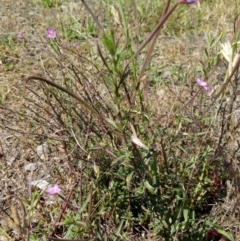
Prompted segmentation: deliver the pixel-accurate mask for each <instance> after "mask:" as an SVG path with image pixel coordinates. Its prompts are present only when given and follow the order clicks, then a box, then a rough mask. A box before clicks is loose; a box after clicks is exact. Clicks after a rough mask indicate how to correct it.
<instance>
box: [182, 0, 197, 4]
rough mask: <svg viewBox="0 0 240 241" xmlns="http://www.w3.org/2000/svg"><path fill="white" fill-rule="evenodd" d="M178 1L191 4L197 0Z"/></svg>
mask: <svg viewBox="0 0 240 241" xmlns="http://www.w3.org/2000/svg"><path fill="white" fill-rule="evenodd" d="M179 2H180V3H183V4H193V3H196V2H197V0H180V1H179Z"/></svg>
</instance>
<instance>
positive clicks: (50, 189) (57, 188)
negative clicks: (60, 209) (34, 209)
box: [47, 184, 61, 195]
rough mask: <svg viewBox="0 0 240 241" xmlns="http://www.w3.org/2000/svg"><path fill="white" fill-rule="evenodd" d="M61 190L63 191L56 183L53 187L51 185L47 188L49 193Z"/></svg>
mask: <svg viewBox="0 0 240 241" xmlns="http://www.w3.org/2000/svg"><path fill="white" fill-rule="evenodd" d="M60 192H61V189H60V187H59V186H58V184H55V185H54V186H53V187H49V188H48V190H47V193H48V194H49V195H55V194H59V193H60Z"/></svg>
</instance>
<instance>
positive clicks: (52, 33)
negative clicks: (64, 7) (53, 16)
mask: <svg viewBox="0 0 240 241" xmlns="http://www.w3.org/2000/svg"><path fill="white" fill-rule="evenodd" d="M56 36H57V31H56V30H55V29H53V28H51V27H49V28H48V29H47V34H46V38H56Z"/></svg>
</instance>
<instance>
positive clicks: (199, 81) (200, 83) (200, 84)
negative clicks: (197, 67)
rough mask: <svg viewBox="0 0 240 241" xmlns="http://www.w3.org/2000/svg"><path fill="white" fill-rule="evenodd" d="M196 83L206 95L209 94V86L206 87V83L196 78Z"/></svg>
mask: <svg viewBox="0 0 240 241" xmlns="http://www.w3.org/2000/svg"><path fill="white" fill-rule="evenodd" d="M196 82H197V84H198V85H199V87H201V88H203V89H205V91H206V92H207V93H209V91H210V86H209V85H208V83H207V82H205V81H202V80H201V79H200V78H198V77H197V78H196Z"/></svg>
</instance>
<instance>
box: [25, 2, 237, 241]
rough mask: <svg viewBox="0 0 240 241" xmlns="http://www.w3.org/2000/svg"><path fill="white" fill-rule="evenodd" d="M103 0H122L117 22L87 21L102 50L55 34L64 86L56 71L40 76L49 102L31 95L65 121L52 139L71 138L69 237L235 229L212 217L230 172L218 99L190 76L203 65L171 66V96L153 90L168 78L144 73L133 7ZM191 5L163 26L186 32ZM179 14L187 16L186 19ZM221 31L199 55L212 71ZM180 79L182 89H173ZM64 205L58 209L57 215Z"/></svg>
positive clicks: (46, 117) (75, 36)
mask: <svg viewBox="0 0 240 241" xmlns="http://www.w3.org/2000/svg"><path fill="white" fill-rule="evenodd" d="M103 2H105V5H104V6H105V7H106V8H107V9H108V10H109V9H111V8H114V9H116V12H114V10H112V14H109V18H114V17H115V18H118V19H117V21H116V22H114V20H113V19H109V22H114V24H112V26H107V27H106V28H104V29H97V28H96V25H95V24H96V23H94V22H93V21H88V25H87V27H86V31H87V32H88V33H89V34H90V35H94V36H95V37H96V38H98V43H97V47H96V51H95V56H94V58H92V56H89V55H87V56H86V54H85V53H84V52H83V53H81V52H79V51H78V50H74V49H69V48H66V49H64V48H62V43H61V42H60V41H61V40H55V39H54V40H52V43H51V47H52V53H54V54H53V56H54V58H55V60H56V62H57V63H58V70H59V73H60V75H61V85H60V86H62V88H61V87H59V85H56V84H55V85H54V83H56V81H57V80H55V79H51V80H50V81H45V80H41V79H38V80H41V81H42V82H43V83H42V85H40V87H41V89H42V93H41V95H40V96H43V97H41V98H40V101H41V104H35V103H32V105H33V106H35V107H36V106H37V107H39V106H40V110H41V115H40V114H39V113H38V112H37V111H35V110H34V111H35V112H34V114H35V115H37V118H35V119H34V120H33V121H35V122H34V124H35V123H36V122H37V123H38V124H40V125H41V124H42V125H46V123H47V124H49V122H50V121H52V120H54V121H55V126H56V127H57V128H58V129H59V130H61V135H60V137H61V138H59V136H54V137H55V138H56V140H55V141H56V142H53V141H52V142H51V141H48V143H61V144H62V146H64V151H65V153H67V155H66V156H67V158H68V160H67V164H68V167H69V169H70V170H71V173H72V175H69V174H68V175H67V177H65V175H62V174H59V180H61V182H62V183H64V182H66V183H68V185H69V183H70V184H71V185H72V186H73V187H72V191H73V194H72V196H71V198H72V199H70V198H69V199H70V200H69V202H71V203H72V204H73V206H76V207H77V208H76V210H68V211H66V212H65V213H64V215H63V217H62V219H61V222H60V225H61V226H62V227H64V228H65V231H62V233H61V234H62V237H63V238H68V239H79V238H85V237H88V238H93V237H94V238H95V237H97V238H98V239H99V240H120V239H124V240H129V239H128V238H127V234H128V233H131V234H132V236H136V235H139V236H141V235H142V234H143V233H146V234H147V235H149V236H151V235H152V239H153V240H155V239H157V238H163V239H165V240H204V237H205V234H206V230H207V229H208V228H213V227H214V228H215V229H216V230H218V232H219V233H221V234H223V235H224V236H227V237H231V235H230V234H228V233H226V232H225V231H224V230H222V229H221V228H216V226H214V224H212V223H214V221H213V222H212V223H211V225H212V226H211V225H210V224H209V221H208V218H207V215H209V213H210V208H209V204H210V203H211V202H212V200H215V199H216V197H217V196H218V194H219V193H220V192H221V190H220V188H219V187H218V185H217V184H216V183H215V181H214V180H215V179H214V178H215V177H217V178H218V179H220V180H222V181H224V175H223V173H224V170H223V165H221V163H222V162H223V161H224V160H223V157H222V155H221V154H222V153H223V152H222V150H221V146H220V144H222V142H221V140H220V139H219V140H218V142H217V141H216V133H217V132H218V130H219V126H218V125H217V124H216V123H213V121H212V118H211V115H213V116H214V115H215V114H217V113H215V110H213V111H212V112H211V113H209V112H208V113H206V112H205V110H206V107H209V106H210V102H211V99H210V97H209V96H208V95H206V93H205V92H204V89H200V88H199V90H197V88H198V86H197V85H196V84H195V83H194V84H193V83H189V82H187V81H188V80H187V79H193V78H195V77H196V76H195V73H196V72H197V71H198V70H199V69H198V68H197V67H196V66H191V70H189V67H188V66H187V67H186V66H184V65H180V66H174V67H171V71H170V72H171V78H170V79H167V77H163V76H162V75H163V74H162V73H160V75H161V77H162V79H163V81H165V85H166V86H168V87H169V89H170V91H169V89H167V90H168V92H167V91H165V92H164V95H165V93H166V95H167V96H168V97H169V99H167V101H166V100H165V101H166V102H167V104H166V103H161V102H160V101H159V100H157V97H156V99H154V98H152V97H153V95H154V94H155V93H154V91H155V90H156V89H157V88H158V87H159V88H162V90H164V85H163V84H162V83H157V81H152V82H151V84H149V83H148V80H145V79H144V76H141V78H139V75H140V72H141V71H142V70H143V69H142V57H141V55H140V54H139V55H136V56H135V55H134V53H135V51H134V50H135V49H136V47H135V46H136V45H138V44H139V43H138V42H135V41H137V40H136V39H135V38H133V37H132V35H131V33H132V26H131V24H130V22H131V19H132V16H128V14H127V8H126V7H125V6H124V1H123V0H122V1H121V0H119V1H117V2H116V3H115V4H113V3H112V2H111V1H103ZM129 4H130V3H129ZM149 5H151V4H150V3H149V4H147V5H146V6H144V5H143V3H140V4H139V6H137V8H136V10H137V11H136V13H137V17H138V18H139V19H140V22H145V21H146V19H145V17H144V14H146V13H147V12H148V11H149V9H150V10H151V11H154V9H153V7H152V8H151V6H149ZM130 6H131V4H130ZM48 7H49V6H48ZM132 7H134V6H132ZM187 7H188V6H185V5H183V4H182V5H181V6H180V7H179V8H177V10H176V11H175V12H174V13H173V18H172V19H171V20H170V21H169V25H167V27H166V28H165V29H164V31H168V29H170V30H171V31H169V32H170V33H179V32H181V31H185V29H187V30H189V29H191V28H192V24H190V21H189V18H190V17H189V16H186V15H187V14H186V11H188V10H189V9H187ZM113 13H114V14H115V15H114V14H113ZM160 16H161V15H160ZM184 16H185V17H184ZM176 19H180V20H179V21H180V22H179V24H176ZM199 21H200V19H199ZM75 24H76V25H75ZM166 24H168V22H167V23H166ZM77 27H78V26H77V22H75V21H73V22H72V23H70V25H69V26H67V27H66V25H64V24H62V30H63V32H64V34H63V35H64V36H65V38H67V39H68V40H69V42H71V41H73V40H79V39H81V38H82V36H81V34H82V32H79V31H76V29H77ZM72 29H74V30H72ZM137 34H138V33H137ZM137 39H139V38H137ZM221 39H222V33H221V34H220V35H219V36H217V37H213V36H212V35H208V39H207V42H208V45H209V46H208V47H207V48H206V49H205V52H204V53H205V56H204V57H203V58H202V59H201V64H202V66H201V68H202V69H201V73H203V74H204V76H208V75H209V74H210V73H211V71H212V70H213V68H214V67H215V66H216V65H217V64H218V63H219V61H220V59H219V54H218V52H217V50H216V49H215V48H217V45H218V43H219V41H220V40H221ZM152 46H153V47H154V44H153V45H152ZM216 52H217V53H216ZM96 56H97V57H96ZM93 59H94V60H93ZM59 63H60V64H59ZM169 65H170V64H169ZM59 66H60V67H59ZM89 66H90V67H89ZM163 68H164V67H163ZM149 72H151V68H150V67H149V68H148V69H147V70H146V71H145V73H144V74H146V76H150V75H151V74H152V73H149ZM193 73H194V74H193ZM189 76H191V77H189ZM33 79H34V78H33ZM35 79H37V78H35ZM165 79H166V80H165ZM172 82H174V85H171V83H172ZM45 84H49V85H50V86H49V85H45ZM180 85H183V88H182V90H183V91H179V92H178V91H176V92H174V88H175V89H178V88H180ZM155 86H157V87H155ZM172 86H173V87H174V88H171V87H172ZM186 86H187V87H189V88H185V87H186ZM190 86H191V89H190ZM30 90H31V89H30ZM179 93H180V94H179ZM176 96H177V97H176ZM148 98H152V99H150V101H148ZM210 107H211V106H210ZM29 109H30V107H29ZM49 109H50V110H49ZM158 110H159V111H158ZM32 112H33V111H32ZM165 113H166V114H165ZM38 115H39V116H38ZM36 120H37V121H36ZM34 124H33V125H32V127H34ZM54 134H55V133H54ZM45 135H47V134H45ZM48 138H49V139H51V135H49V136H48ZM58 138H59V139H58ZM52 139H54V138H52ZM217 151H219V152H218V153H217ZM67 158H66V159H67ZM56 169H57V170H58V172H60V173H61V172H64V170H61V169H60V168H59V169H58V168H56ZM60 177H61V178H60ZM56 179H57V180H58V178H56ZM68 180H71V181H68ZM79 183H80V184H79ZM215 184H216V185H215ZM71 185H69V186H71ZM38 201H39V196H38V194H36V193H33V197H32V200H31V203H30V204H29V208H30V209H33V208H34V207H36V204H37V202H38ZM56 210H57V209H56V208H55V209H54V208H53V211H52V213H51V214H52V215H53V216H55V215H56V214H57V211H56ZM103 227H104V228H103ZM123 237H125V238H123ZM229 239H230V240H232V238H229Z"/></svg>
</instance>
